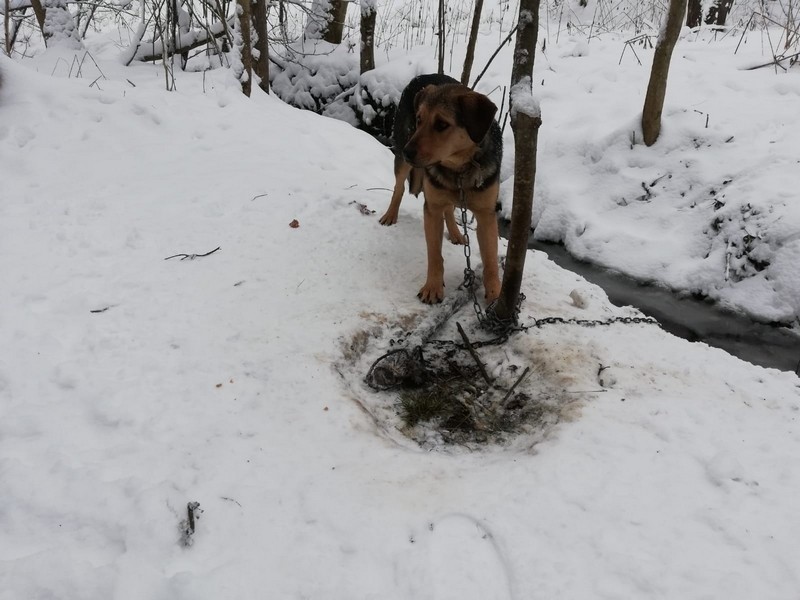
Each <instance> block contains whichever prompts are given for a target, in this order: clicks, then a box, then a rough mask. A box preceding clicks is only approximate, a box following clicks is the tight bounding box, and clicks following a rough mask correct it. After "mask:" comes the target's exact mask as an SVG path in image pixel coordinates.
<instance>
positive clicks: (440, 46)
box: [436, 0, 446, 75]
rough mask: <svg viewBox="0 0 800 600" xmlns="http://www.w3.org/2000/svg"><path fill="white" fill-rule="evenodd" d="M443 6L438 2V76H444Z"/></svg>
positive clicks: (441, 0) (440, 0)
mask: <svg viewBox="0 0 800 600" xmlns="http://www.w3.org/2000/svg"><path fill="white" fill-rule="evenodd" d="M444 16H445V5H444V0H439V15H438V20H439V22H438V28H439V32H438V33H437V34H436V35H438V36H439V41H438V44H437V45H438V52H437V53H438V55H439V67H438V73H439V75H442V74H444V51H445V25H446V23H445V18H444Z"/></svg>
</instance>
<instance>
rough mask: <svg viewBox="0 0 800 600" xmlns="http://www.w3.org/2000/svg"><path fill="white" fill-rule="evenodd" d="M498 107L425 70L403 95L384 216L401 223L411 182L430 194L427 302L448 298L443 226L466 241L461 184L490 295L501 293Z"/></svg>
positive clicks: (426, 215)
mask: <svg viewBox="0 0 800 600" xmlns="http://www.w3.org/2000/svg"><path fill="white" fill-rule="evenodd" d="M496 112H497V107H496V106H495V105H494V103H493V102H492V101H491V100H489V98H487V97H486V96H484V95H483V94H479V93H477V92H473V91H472V90H470V89H469V88H468V87H466V86H464V85H461V84H460V83H459V82H458V81H456V80H455V79H453V78H452V77H448V76H447V75H437V74H431V75H420V76H418V77H416V78H414V79H412V80H411V82H410V83H409V84H408V86H406V88H405V90H403V93H402V95H401V96H400V103H399V105H398V107H397V113H396V115H395V122H394V131H393V142H394V144H393V148H392V150H393V152H394V155H395V158H394V174H395V185H394V192H393V194H392V200H391V203H390V204H389V208H388V209H387V211H386V214H384V215H383V216H382V217H381V219H380V222H381V224H383V225H392V224H394V223H396V222H397V214H398V210H399V208H400V202H401V200H402V199H403V193H404V191H405V182H406V180H408V183H409V186H408V187H409V191H410V192H411V193H412V194H414V195H415V196H417V195H419V193H420V191H422V192H423V193H424V196H425V208H424V223H425V242H426V245H427V247H428V276H427V280H426V281H425V285H423V286H422V289H420V291H419V294H418V296H419V298H420V299H421V300H422V301H423V302H425V303H427V304H433V303H434V302H441V301H442V299H443V298H444V260H443V259H442V234H443V231H444V224H445V223H446V224H447V231H448V233H449V234H450V241H452V242H453V243H454V244H463V243H464V242H465V241H466V240H465V239H464V236H463V235H462V234H461V232H460V231H459V230H458V224H457V223H456V220H455V216H454V215H453V209H454V208H455V207H456V206H459V207H460V205H461V190H462V189H463V192H464V195H465V198H466V204H467V208H469V210H471V211H472V213H473V214H474V215H475V219H476V220H477V237H478V245H479V246H480V252H481V261H482V262H483V285H484V290H485V292H486V300H487V301H488V302H491V301H493V300H495V299H496V298H497V297H498V296H499V295H500V277H499V274H498V261H497V236H498V232H497V218H496V216H495V207H496V205H497V195H498V192H499V189H500V163H501V162H502V158H503V139H502V134H501V132H500V127H499V126H498V125H497V122H496V121H495V119H494V115H495V113H496Z"/></svg>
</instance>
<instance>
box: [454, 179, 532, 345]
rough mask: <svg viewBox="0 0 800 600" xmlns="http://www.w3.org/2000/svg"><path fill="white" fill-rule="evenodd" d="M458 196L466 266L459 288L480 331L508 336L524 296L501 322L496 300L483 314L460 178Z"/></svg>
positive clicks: (518, 299)
mask: <svg viewBox="0 0 800 600" xmlns="http://www.w3.org/2000/svg"><path fill="white" fill-rule="evenodd" d="M458 195H459V208H460V209H461V226H462V228H463V230H464V258H465V259H466V263H467V266H466V267H465V268H464V281H463V282H462V283H461V286H460V288H466V289H467V290H469V293H470V297H471V299H472V308H473V310H474V311H475V316H476V317H477V318H478V324H479V325H480V327H481V329H484V330H486V331H490V332H492V333H496V334H509V333H511V332H512V331H515V330H517V323H519V313H520V310H521V308H522V302H523V300H525V294H523V293H520V294H519V297H518V298H517V305H516V306H515V307H514V315H513V316H512V317H511V318H509V319H507V320H503V319H500V318H499V317H498V316H497V313H496V312H495V310H494V307H495V304H496V303H497V300H494V301H493V302H492V303H491V304H489V305H488V306H487V307H486V312H485V313H484V311H483V309H482V308H481V305H480V302H479V301H478V295H477V293H476V292H475V271H474V270H473V269H472V261H471V256H472V249H471V248H470V245H469V229H468V228H467V193H466V191H465V190H464V186H463V185H462V178H461V177H459V178H458Z"/></svg>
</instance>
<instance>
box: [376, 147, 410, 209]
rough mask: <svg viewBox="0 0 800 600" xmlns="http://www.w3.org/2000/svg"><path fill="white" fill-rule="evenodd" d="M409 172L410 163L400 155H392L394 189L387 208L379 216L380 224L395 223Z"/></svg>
mask: <svg viewBox="0 0 800 600" xmlns="http://www.w3.org/2000/svg"><path fill="white" fill-rule="evenodd" d="M410 174H411V165H410V164H408V163H407V162H406V161H404V160H403V157H401V156H395V157H394V191H393V192H392V200H391V202H389V208H387V209H386V212H385V213H384V214H383V216H382V217H381V218H380V224H381V225H394V224H395V223H397V215H398V213H399V212H400V202H402V200H403V194H404V193H405V191H406V179H408V176H409V175H410Z"/></svg>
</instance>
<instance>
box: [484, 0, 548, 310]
mask: <svg viewBox="0 0 800 600" xmlns="http://www.w3.org/2000/svg"><path fill="white" fill-rule="evenodd" d="M518 23H519V25H518V29H517V42H516V46H515V48H514V64H513V66H512V69H511V93H510V95H509V97H510V110H511V129H512V130H513V132H514V200H513V202H514V204H513V207H512V209H511V231H510V234H509V240H508V252H507V253H506V266H505V270H504V272H503V286H502V288H501V290H500V297H499V298H498V299H497V304H496V305H495V307H494V315H495V316H496V317H497V318H498V319H499V320H500V321H503V322H507V323H508V322H514V323H516V320H517V305H518V303H519V292H520V288H521V287H522V274H523V271H524V269H525V257H526V255H527V254H528V236H529V235H530V231H531V217H532V215H533V184H534V180H535V178H536V144H537V140H538V135H539V126H540V125H541V123H542V119H541V115H540V113H539V110H538V105H537V104H536V103H535V102H534V100H533V83H532V82H533V63H534V59H535V53H536V41H537V38H538V33H539V0H520V5H519V21H518Z"/></svg>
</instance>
